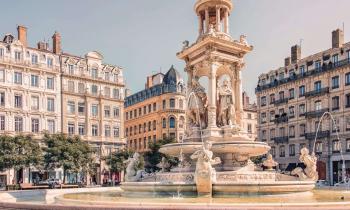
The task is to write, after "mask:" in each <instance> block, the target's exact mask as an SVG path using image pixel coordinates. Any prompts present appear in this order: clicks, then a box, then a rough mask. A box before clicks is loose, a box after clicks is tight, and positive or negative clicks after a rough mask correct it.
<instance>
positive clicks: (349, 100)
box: [345, 93, 350, 108]
mask: <svg viewBox="0 0 350 210" xmlns="http://www.w3.org/2000/svg"><path fill="white" fill-rule="evenodd" d="M345 106H346V108H349V107H350V93H349V94H346V96H345Z"/></svg>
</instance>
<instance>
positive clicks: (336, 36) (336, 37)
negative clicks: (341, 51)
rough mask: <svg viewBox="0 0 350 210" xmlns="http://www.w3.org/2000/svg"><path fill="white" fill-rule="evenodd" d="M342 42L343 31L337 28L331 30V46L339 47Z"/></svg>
mask: <svg viewBox="0 0 350 210" xmlns="http://www.w3.org/2000/svg"><path fill="white" fill-rule="evenodd" d="M343 44H344V31H343V30H340V29H339V28H338V29H337V30H334V31H332V48H341V47H342V46H343Z"/></svg>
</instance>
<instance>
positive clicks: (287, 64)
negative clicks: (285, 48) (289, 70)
mask: <svg viewBox="0 0 350 210" xmlns="http://www.w3.org/2000/svg"><path fill="white" fill-rule="evenodd" d="M290 64H291V58H290V57H287V58H285V59H284V66H285V67H287V66H289V65H290Z"/></svg>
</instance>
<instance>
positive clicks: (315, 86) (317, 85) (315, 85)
mask: <svg viewBox="0 0 350 210" xmlns="http://www.w3.org/2000/svg"><path fill="white" fill-rule="evenodd" d="M321 88H322V83H321V81H317V82H315V83H314V89H315V91H321Z"/></svg>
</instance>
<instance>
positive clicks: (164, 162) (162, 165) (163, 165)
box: [157, 157, 170, 173]
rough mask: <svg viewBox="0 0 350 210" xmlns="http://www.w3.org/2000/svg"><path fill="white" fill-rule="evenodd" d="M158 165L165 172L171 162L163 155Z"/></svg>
mask: <svg viewBox="0 0 350 210" xmlns="http://www.w3.org/2000/svg"><path fill="white" fill-rule="evenodd" d="M157 167H158V168H160V169H161V172H162V173H164V172H167V171H168V169H169V167H170V164H169V162H168V161H167V159H166V158H165V157H162V160H161V161H160V163H158V164H157Z"/></svg>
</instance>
